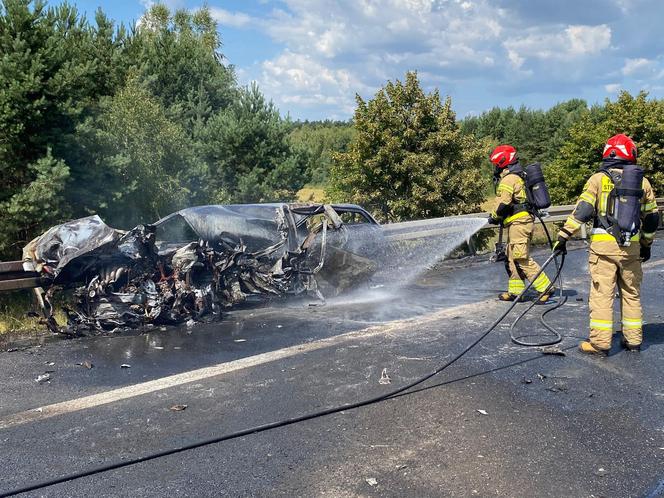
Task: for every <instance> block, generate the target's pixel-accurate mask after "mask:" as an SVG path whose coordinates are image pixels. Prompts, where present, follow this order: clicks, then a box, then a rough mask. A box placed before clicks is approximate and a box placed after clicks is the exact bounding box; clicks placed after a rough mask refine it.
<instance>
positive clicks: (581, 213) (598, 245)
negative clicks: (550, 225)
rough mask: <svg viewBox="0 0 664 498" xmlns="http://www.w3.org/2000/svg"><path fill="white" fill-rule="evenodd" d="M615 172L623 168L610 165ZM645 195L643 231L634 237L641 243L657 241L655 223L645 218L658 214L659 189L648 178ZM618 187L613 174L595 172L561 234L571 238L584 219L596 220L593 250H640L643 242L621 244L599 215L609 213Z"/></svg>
mask: <svg viewBox="0 0 664 498" xmlns="http://www.w3.org/2000/svg"><path fill="white" fill-rule="evenodd" d="M610 171H611V172H612V173H620V170H619V169H610ZM642 188H643V197H642V198H641V220H642V224H641V232H640V233H639V234H637V235H635V236H634V237H632V239H631V240H632V241H633V242H636V241H640V243H641V245H644V246H650V245H651V244H652V241H653V237H654V232H655V230H654V229H652V228H651V225H652V224H651V223H650V224H646V223H643V220H645V219H646V217H648V216H652V215H653V214H654V215H655V216H657V202H656V200H655V192H654V191H653V188H652V186H651V185H650V182H649V181H648V179H647V178H644V179H643V187H642ZM613 189H614V184H613V182H612V181H611V178H610V177H609V175H607V174H605V173H602V172H598V173H595V174H594V175H593V176H591V177H590V178H589V179H588V181H587V182H586V185H585V186H584V187H583V192H582V193H581V195H580V196H579V199H578V201H577V203H576V207H575V209H574V212H573V213H572V214H571V215H570V216H569V217H568V218H567V221H566V222H565V226H564V227H563V228H562V229H561V230H560V233H559V235H560V236H562V237H565V238H570V237H571V236H572V235H573V234H574V233H575V232H576V231H577V230H578V229H579V228H580V227H581V225H582V224H583V223H587V222H589V221H592V222H593V230H592V232H591V235H590V241H591V242H590V246H591V250H592V251H593V252H595V253H597V254H607V255H608V254H613V255H620V254H624V253H633V252H636V253H638V252H639V244H632V245H630V246H628V247H624V246H620V245H619V244H618V241H616V239H615V237H613V235H611V234H610V233H608V232H607V231H606V230H605V229H604V228H602V226H601V223H600V220H599V217H600V216H606V212H607V204H608V200H609V194H610V193H611V191H612V190H613Z"/></svg>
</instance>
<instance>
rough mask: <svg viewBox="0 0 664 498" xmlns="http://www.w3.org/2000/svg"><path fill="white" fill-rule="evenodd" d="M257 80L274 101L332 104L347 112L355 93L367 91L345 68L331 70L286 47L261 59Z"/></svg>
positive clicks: (353, 104)
mask: <svg viewBox="0 0 664 498" xmlns="http://www.w3.org/2000/svg"><path fill="white" fill-rule="evenodd" d="M258 79H259V82H260V85H261V87H262V89H263V90H264V91H265V92H266V93H267V94H268V95H270V96H271V97H272V98H273V99H274V100H275V101H277V102H283V103H285V104H297V105H319V106H334V107H336V108H337V109H338V111H339V115H350V114H352V112H353V109H354V107H355V101H354V96H355V92H358V91H361V90H369V89H368V88H367V87H366V86H365V85H364V84H363V83H362V82H361V81H360V80H358V79H356V78H355V77H354V76H353V75H352V74H351V73H350V72H349V71H348V70H346V69H330V68H328V67H326V66H324V65H322V64H320V63H319V62H317V61H316V60H314V59H312V58H311V57H310V56H308V55H305V54H298V53H293V52H290V51H289V50H286V51H285V52H283V53H282V54H281V55H279V56H278V57H276V58H274V59H272V60H268V61H265V62H263V64H262V66H261V74H260V76H259V78H258Z"/></svg>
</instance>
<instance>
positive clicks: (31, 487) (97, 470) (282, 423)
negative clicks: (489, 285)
mask: <svg viewBox="0 0 664 498" xmlns="http://www.w3.org/2000/svg"><path fill="white" fill-rule="evenodd" d="M549 240H550V239H549ZM556 257H557V254H555V253H552V254H551V256H549V258H548V259H547V260H546V261H545V262H544V264H543V265H542V268H541V269H540V271H539V272H538V273H537V275H536V276H535V277H534V278H533V279H532V281H531V282H530V283H529V284H528V286H527V287H526V288H525V289H524V290H523V291H522V292H521V294H519V297H518V298H517V299H516V300H514V301H513V302H512V303H511V305H510V306H509V307H508V308H507V309H506V310H505V311H504V312H503V314H502V315H500V317H498V318H497V319H496V320H495V321H494V322H493V323H492V324H491V325H490V326H489V327H488V328H487V329H486V330H485V331H484V332H482V333H481V334H480V335H479V336H478V337H477V338H476V339H475V340H474V341H473V342H471V343H470V344H469V345H468V346H466V347H465V348H464V349H463V350H461V352H460V353H458V354H457V355H456V356H454V357H453V358H452V359H450V360H448V361H447V362H445V363H443V364H442V365H440V366H439V367H438V368H436V369H435V370H434V371H432V372H431V373H429V374H427V375H425V376H423V377H420V378H419V379H416V380H414V381H412V382H410V383H408V384H406V385H404V386H402V387H399V388H397V389H393V390H392V391H389V392H387V393H384V394H381V395H379V396H375V397H372V398H368V399H365V400H363V401H356V402H354V403H346V404H343V405H339V406H335V407H331V408H326V409H323V410H319V411H316V412H312V413H308V414H305V415H299V416H297V417H292V418H287V419H283V420H279V421H276V422H270V423H268V424H263V425H257V426H254V427H250V428H248V429H244V430H241V431H237V432H231V433H229V434H225V435H221V436H218V437H214V438H209V439H204V440H200V441H196V442H193V443H190V444H187V445H183V446H178V447H176V448H171V449H167V450H163V451H159V452H155V453H150V454H147V455H144V456H141V457H137V458H133V459H129V460H123V461H121V462H115V463H110V464H106V465H100V466H98V467H94V468H90V469H88V470H83V471H80V472H75V473H72V474H68V475H65V476H61V477H54V478H51V479H48V480H45V481H41V482H35V483H33V484H28V485H26V486H23V487H19V488H15V489H12V490H8V491H0V498H4V497H8V496H15V495H18V494H21V493H27V492H29V491H36V490H39V489H44V488H47V487H50V486H54V485H56V484H62V483H65V482H70V481H74V480H76V479H81V478H83V477H90V476H93V475H96V474H101V473H103V472H108V471H111V470H117V469H121V468H123V467H129V466H131V465H136V464H139V463H142V462H148V461H150V460H155V459H157V458H162V457H166V456H169V455H175V454H177V453H182V452H184V451H189V450H194V449H196V448H202V447H204V446H209V445H212V444H216V443H221V442H223V441H230V440H231V439H237V438H240V437H244V436H248V435H251V434H258V433H260V432H265V431H269V430H271V429H277V428H280V427H286V426H289V425H293V424H297V423H299V422H305V421H307V420H312V419H315V418H319V417H324V416H326V415H332V414H334V413H339V412H342V411H347V410H353V409H355V408H360V407H363V406H368V405H372V404H375V403H379V402H381V401H386V400H388V399H390V398H392V397H394V396H397V395H400V394H402V393H404V392H405V391H408V390H409V389H412V388H413V387H415V386H418V385H420V384H423V383H424V382H426V381H428V380H429V379H431V378H432V377H435V376H436V375H438V374H440V373H441V372H443V371H444V370H446V369H447V368H448V367H450V366H451V365H453V364H454V363H456V362H457V361H458V360H460V359H461V358H462V357H463V356H465V355H466V354H467V353H468V352H469V351H470V350H472V349H473V348H474V347H475V346H477V345H478V344H479V343H480V341H482V340H483V339H484V338H485V337H486V336H488V335H489V334H490V333H491V332H493V330H495V328H496V327H497V326H498V325H499V324H500V323H501V322H502V321H503V320H504V319H505V318H506V317H507V315H509V313H510V312H511V311H512V310H513V309H514V308H515V307H516V305H517V304H519V302H520V301H521V298H522V297H523V296H524V295H525V294H526V292H528V291H529V290H530V288H531V287H532V286H533V282H534V281H535V279H536V278H537V277H539V276H540V275H541V274H542V272H544V270H545V269H546V268H547V266H548V265H549V264H551V262H552V261H556V265H557V271H556V275H555V277H554V278H553V279H552V282H555V281H557V280H558V279H559V277H560V274H561V272H562V269H563V266H564V264H565V254H562V257H561V261H560V265H558V262H557V259H556ZM557 307H558V306H557ZM557 307H556V308H557ZM528 310H530V307H529V308H528V309H527V310H526V312H527V311H528ZM526 312H524V313H522V314H521V315H520V316H519V317H518V318H517V320H516V322H515V323H514V324H513V326H514V325H515V324H516V323H518V321H519V320H520V319H521V318H522V317H523V316H524V315H525V313H526ZM543 323H544V322H543ZM545 325H546V324H545ZM513 326H512V327H513ZM547 328H548V326H547ZM510 333H511V329H510ZM556 334H557V332H556ZM558 336H559V337H560V334H558ZM538 345H539V344H538Z"/></svg>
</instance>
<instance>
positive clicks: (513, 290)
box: [507, 279, 526, 294]
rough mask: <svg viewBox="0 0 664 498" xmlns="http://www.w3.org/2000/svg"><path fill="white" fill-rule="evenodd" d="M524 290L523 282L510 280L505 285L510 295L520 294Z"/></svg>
mask: <svg viewBox="0 0 664 498" xmlns="http://www.w3.org/2000/svg"><path fill="white" fill-rule="evenodd" d="M525 288H526V284H524V283H523V280H512V279H510V281H509V283H508V284H507V292H509V293H510V294H521V292H523V289H525Z"/></svg>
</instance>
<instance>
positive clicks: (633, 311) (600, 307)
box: [553, 134, 659, 356]
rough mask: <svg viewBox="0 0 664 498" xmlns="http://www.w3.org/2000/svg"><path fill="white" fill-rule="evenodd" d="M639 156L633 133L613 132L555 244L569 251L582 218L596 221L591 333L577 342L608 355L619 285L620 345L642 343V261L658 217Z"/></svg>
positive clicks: (631, 346)
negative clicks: (614, 304) (637, 163)
mask: <svg viewBox="0 0 664 498" xmlns="http://www.w3.org/2000/svg"><path fill="white" fill-rule="evenodd" d="M636 159H637V149H636V145H635V144H634V142H633V141H632V139H630V138H629V137H628V136H626V135H622V134H620V135H615V136H613V137H611V138H609V140H608V141H607V142H606V145H605V147H604V152H603V154H602V165H601V167H600V169H599V171H597V173H595V174H594V175H593V176H591V177H590V179H589V180H588V181H587V182H586V185H585V187H584V188H583V192H582V193H581V196H580V197H579V200H578V202H577V204H576V208H575V209H574V212H573V213H572V215H570V216H569V218H567V221H566V222H565V226H564V227H563V228H562V229H561V230H560V232H559V233H558V241H557V242H556V244H555V245H554V249H553V250H554V252H556V251H557V252H560V253H564V252H566V245H567V241H568V240H569V239H570V237H572V235H574V233H575V232H576V231H577V230H578V229H579V228H580V227H581V225H582V224H583V223H587V222H590V221H592V223H593V229H592V232H591V236H590V251H589V263H588V268H589V270H590V279H591V285H590V297H589V302H588V304H589V308H590V336H589V338H588V340H587V341H583V342H581V343H580V344H579V349H580V350H581V351H582V352H584V353H588V354H595V355H600V356H608V352H609V349H611V338H612V336H613V299H614V295H615V290H616V286H617V287H618V289H619V293H620V305H621V306H620V309H621V313H622V335H623V337H622V345H623V347H624V348H625V349H627V350H629V351H640V349H641V342H642V340H643V332H642V326H643V321H642V320H643V319H642V311H641V281H642V278H643V270H642V268H641V264H642V263H643V262H645V261H648V259H650V248H651V245H652V242H653V239H654V236H655V231H656V230H657V226H658V224H659V218H658V212H657V202H656V201H655V193H654V192H653V189H652V186H651V185H650V182H649V181H648V179H647V178H644V176H643V170H642V169H641V168H639V167H638V166H637V165H636Z"/></svg>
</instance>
